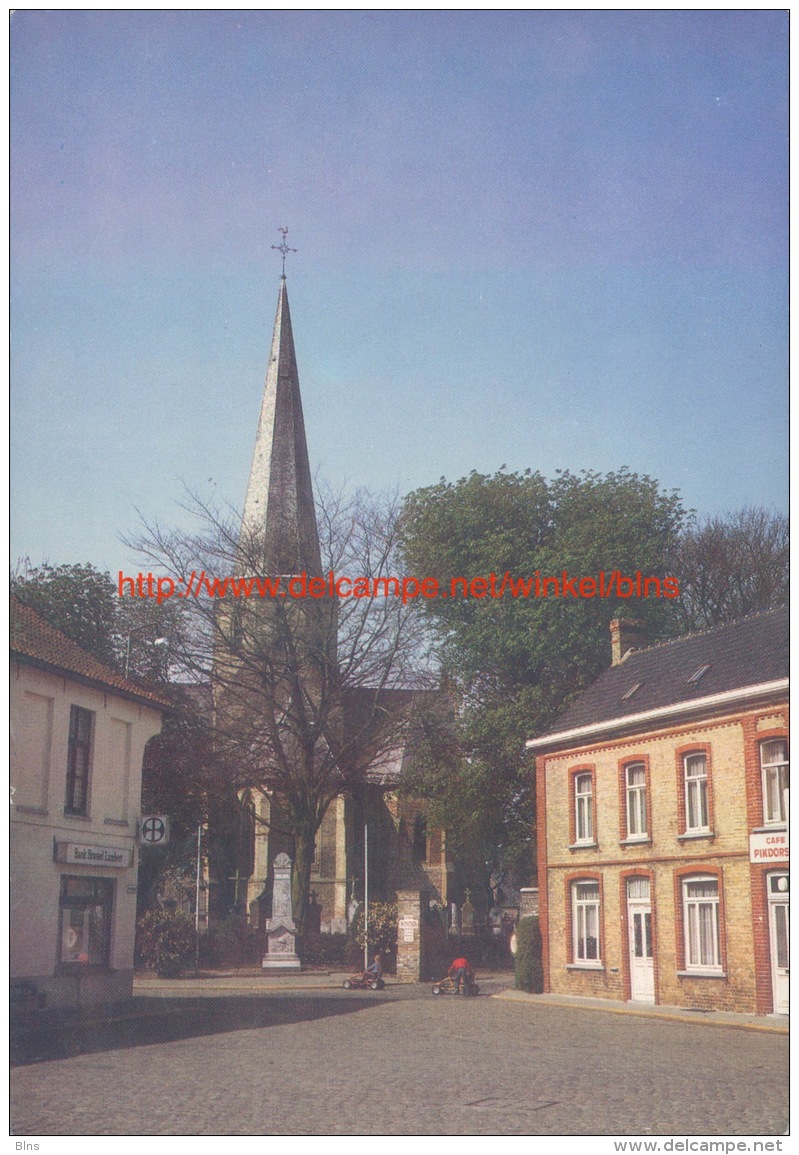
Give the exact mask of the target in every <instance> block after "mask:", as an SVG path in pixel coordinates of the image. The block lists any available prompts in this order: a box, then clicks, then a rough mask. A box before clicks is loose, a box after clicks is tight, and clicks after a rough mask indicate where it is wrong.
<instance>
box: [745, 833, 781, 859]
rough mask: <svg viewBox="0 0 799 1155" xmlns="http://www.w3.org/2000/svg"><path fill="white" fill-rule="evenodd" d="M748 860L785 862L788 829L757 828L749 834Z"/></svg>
mask: <svg viewBox="0 0 799 1155" xmlns="http://www.w3.org/2000/svg"><path fill="white" fill-rule="evenodd" d="M749 861H750V862H761V863H762V862H787V861H788V831H787V830H768V831H766V830H758V831H757V833H755V834H750V835H749Z"/></svg>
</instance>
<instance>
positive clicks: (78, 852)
mask: <svg viewBox="0 0 799 1155" xmlns="http://www.w3.org/2000/svg"><path fill="white" fill-rule="evenodd" d="M55 860H56V862H61V863H64V864H67V865H69V866H113V867H115V868H116V869H118V870H127V868H128V867H129V866H132V864H133V851H132V850H130V849H127V848H125V847H120V846H95V845H89V844H87V843H83V842H56V844H55Z"/></svg>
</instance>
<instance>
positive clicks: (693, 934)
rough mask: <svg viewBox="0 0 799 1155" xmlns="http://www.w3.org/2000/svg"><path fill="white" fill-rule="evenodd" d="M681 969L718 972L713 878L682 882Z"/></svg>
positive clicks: (716, 885) (716, 894) (716, 886)
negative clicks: (682, 936)
mask: <svg viewBox="0 0 799 1155" xmlns="http://www.w3.org/2000/svg"><path fill="white" fill-rule="evenodd" d="M683 920H684V923H685V969H686V970H697V971H700V970H701V971H708V970H715V971H720V970H721V938H720V933H719V883H718V879H716V878H688V879H685V881H684V882H683Z"/></svg>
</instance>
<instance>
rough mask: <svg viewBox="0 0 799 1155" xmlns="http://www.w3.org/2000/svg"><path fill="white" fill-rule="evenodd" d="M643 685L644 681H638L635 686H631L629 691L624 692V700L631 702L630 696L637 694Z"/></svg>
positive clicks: (622, 698) (622, 697)
mask: <svg viewBox="0 0 799 1155" xmlns="http://www.w3.org/2000/svg"><path fill="white" fill-rule="evenodd" d="M642 685H643V682H636V683H635V685H634V686H630V688H629V690H628V691H627V693H626V694H622V696H621V700H622V702H629V700H630V698H632V696H633V694H636V693H637V692H638V691H639V690H640V689H641V686H642Z"/></svg>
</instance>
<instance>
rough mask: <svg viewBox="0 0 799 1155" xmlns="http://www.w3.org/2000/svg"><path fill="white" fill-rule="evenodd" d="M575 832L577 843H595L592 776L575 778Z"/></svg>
mask: <svg viewBox="0 0 799 1155" xmlns="http://www.w3.org/2000/svg"><path fill="white" fill-rule="evenodd" d="M574 831H575V837H576V841H577V842H593V841H594V781H593V777H592V775H591V774H576V775H575V778H574Z"/></svg>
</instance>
